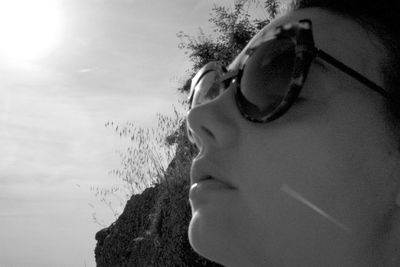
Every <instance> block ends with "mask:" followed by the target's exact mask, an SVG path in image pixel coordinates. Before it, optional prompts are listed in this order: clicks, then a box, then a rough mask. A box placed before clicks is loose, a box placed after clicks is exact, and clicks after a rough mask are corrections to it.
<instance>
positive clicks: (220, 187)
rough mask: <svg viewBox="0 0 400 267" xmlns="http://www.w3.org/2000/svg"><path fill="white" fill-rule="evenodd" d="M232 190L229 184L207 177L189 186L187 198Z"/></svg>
mask: <svg viewBox="0 0 400 267" xmlns="http://www.w3.org/2000/svg"><path fill="white" fill-rule="evenodd" d="M232 190H234V188H233V187H231V186H230V185H227V184H225V183H223V182H220V181H218V180H215V179H207V180H203V181H201V182H198V183H195V184H193V185H192V186H191V187H190V191H189V198H190V199H194V198H198V197H203V196H206V195H210V194H215V193H218V194H221V193H222V192H225V191H232Z"/></svg>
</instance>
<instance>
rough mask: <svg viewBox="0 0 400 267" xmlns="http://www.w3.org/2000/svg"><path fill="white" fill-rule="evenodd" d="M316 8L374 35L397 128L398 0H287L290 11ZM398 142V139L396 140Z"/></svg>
mask: <svg viewBox="0 0 400 267" xmlns="http://www.w3.org/2000/svg"><path fill="white" fill-rule="evenodd" d="M309 7H319V8H323V9H325V10H327V11H330V12H333V13H336V14H338V15H341V16H344V17H347V18H350V19H352V20H354V21H356V22H358V23H359V24H360V25H361V26H363V27H364V28H365V29H366V30H367V31H370V32H372V33H373V34H375V36H377V37H378V38H379V39H380V40H381V42H382V44H383V45H384V47H385V48H386V50H387V56H386V59H385V61H384V62H383V64H382V65H381V70H382V74H383V76H382V77H383V85H382V86H383V87H384V88H385V89H386V90H387V91H388V93H389V95H390V96H391V98H390V100H389V101H387V103H386V104H387V105H386V108H387V111H388V115H390V116H388V119H389V122H390V123H391V126H394V127H395V129H400V27H399V26H398V23H399V19H398V18H399V14H400V1H399V0H386V1H385V0H383V1H376V0H291V1H290V4H289V9H290V10H297V9H303V8H309ZM399 138H400V136H399ZM399 141H400V139H399ZM399 145H400V142H399Z"/></svg>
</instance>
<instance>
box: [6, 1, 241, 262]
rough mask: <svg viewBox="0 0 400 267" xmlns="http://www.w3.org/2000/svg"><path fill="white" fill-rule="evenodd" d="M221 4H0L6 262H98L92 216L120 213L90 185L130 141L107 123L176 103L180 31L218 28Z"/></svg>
mask: <svg viewBox="0 0 400 267" xmlns="http://www.w3.org/2000/svg"><path fill="white" fill-rule="evenodd" d="M214 3H217V4H218V5H225V6H232V4H233V0H213V1H211V0H201V1H198V0H168V1H164V0H158V1H156V0H1V1H0V36H1V37H0V77H1V78H0V125H1V126H0V148H1V149H0V266H7V267H8V266H22V267H23V266H41V267H46V266H95V260H94V252H93V251H94V248H95V245H96V241H95V239H94V236H95V233H96V232H97V231H99V230H100V229H101V228H102V227H101V226H99V225H97V224H95V223H94V222H93V220H92V213H93V211H96V213H97V215H98V217H99V218H100V219H101V220H102V221H104V222H105V224H110V223H112V222H113V221H114V218H113V216H112V214H111V213H110V212H109V211H108V210H107V208H106V207H105V206H104V205H102V204H101V203H100V202H99V201H98V200H97V199H96V198H95V196H94V193H93V191H91V190H90V188H91V187H92V186H94V187H96V186H99V187H107V186H110V185H113V184H114V183H117V182H118V178H117V177H115V176H113V175H111V174H110V173H109V172H110V170H112V169H115V168H118V166H119V158H118V155H117V153H116V152H115V151H116V150H117V149H120V148H123V146H124V144H123V142H121V139H120V138H119V137H118V136H117V135H116V134H115V133H114V132H113V131H112V130H110V129H109V128H106V127H105V123H106V122H109V121H114V122H117V123H124V122H126V121H131V122H133V123H135V124H136V125H138V126H141V127H153V126H154V125H155V123H156V122H157V119H156V114H157V113H162V114H172V112H173V106H175V107H177V108H178V109H179V108H180V104H179V100H181V99H183V98H184V97H185V96H184V95H182V94H180V93H178V92H177V90H176V88H177V87H179V86H180V80H182V79H183V78H184V77H185V71H186V70H187V69H188V68H189V67H190V62H189V61H188V58H187V57H186V56H185V55H184V53H183V51H182V50H180V49H179V48H178V44H179V39H178V38H177V36H176V34H177V33H178V32H179V31H184V32H185V33H188V34H193V35H196V34H197V33H198V31H199V27H200V26H201V27H202V29H203V30H204V31H205V32H206V33H208V32H210V33H211V32H212V29H211V28H210V24H209V23H208V19H209V17H210V15H209V14H210V12H211V8H212V6H213V4H214ZM182 112H184V111H182ZM125 145H126V144H125ZM93 206H94V207H95V208H93Z"/></svg>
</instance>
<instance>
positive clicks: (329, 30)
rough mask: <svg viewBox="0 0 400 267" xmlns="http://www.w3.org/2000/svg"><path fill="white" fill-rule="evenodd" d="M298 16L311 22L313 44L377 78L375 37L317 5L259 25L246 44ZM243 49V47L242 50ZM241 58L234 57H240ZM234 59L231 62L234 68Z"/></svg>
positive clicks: (379, 56) (380, 55) (378, 59)
mask: <svg viewBox="0 0 400 267" xmlns="http://www.w3.org/2000/svg"><path fill="white" fill-rule="evenodd" d="M301 19H310V20H311V21H312V23H313V36H314V41H315V45H316V46H317V47H318V48H320V49H322V50H324V51H325V52H327V53H328V54H331V55H332V56H333V57H335V58H337V59H338V60H339V61H342V62H343V63H345V64H346V65H349V66H350V67H352V68H354V69H356V70H357V71H359V72H361V73H362V74H363V75H365V76H366V77H369V78H370V79H372V80H375V81H380V80H381V78H382V77H381V75H380V74H379V73H380V72H379V71H377V69H378V68H379V66H380V63H381V62H382V59H383V56H384V51H385V50H384V48H383V45H381V43H380V42H379V39H378V38H377V37H376V36H375V35H374V34H372V33H370V32H368V31H367V30H366V29H365V28H363V27H362V26H361V25H359V24H358V23H357V22H356V21H355V20H352V19H349V18H344V17H342V16H340V15H336V14H334V13H331V12H328V11H326V10H323V9H320V8H307V9H301V10H296V11H293V12H290V13H287V14H285V15H283V16H281V17H279V18H277V19H275V20H274V21H272V22H271V23H270V24H268V25H267V26H266V27H265V28H263V29H262V30H261V31H260V32H259V33H258V34H257V35H256V36H255V37H254V38H253V39H252V40H251V41H250V42H249V44H248V45H247V47H246V48H249V47H252V45H253V44H254V43H255V41H256V40H257V39H259V38H260V36H262V35H265V34H266V33H268V32H269V31H271V30H272V29H274V28H275V27H277V26H280V25H284V24H286V23H290V22H297V21H299V20H301ZM244 50H246V49H244ZM240 58H242V57H240V56H239V57H238V59H240ZM237 63H239V62H237V61H234V62H233V63H232V66H231V67H234V66H235V65H236V64H237Z"/></svg>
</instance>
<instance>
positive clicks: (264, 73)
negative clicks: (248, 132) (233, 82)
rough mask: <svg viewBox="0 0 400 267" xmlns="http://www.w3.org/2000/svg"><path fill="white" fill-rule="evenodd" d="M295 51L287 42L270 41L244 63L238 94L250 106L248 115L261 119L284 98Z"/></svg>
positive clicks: (290, 75)
mask: <svg viewBox="0 0 400 267" xmlns="http://www.w3.org/2000/svg"><path fill="white" fill-rule="evenodd" d="M294 60H295V47H294V43H293V42H292V41H291V40H290V39H274V40H272V41H268V42H266V43H264V44H262V45H261V46H260V47H258V48H257V49H256V50H255V52H254V53H253V54H252V55H251V56H250V58H249V59H248V60H247V61H246V65H245V67H244V72H243V76H242V78H241V82H240V91H241V93H242V95H243V96H244V97H245V98H246V100H247V101H248V102H249V103H250V104H252V105H251V106H252V108H250V109H249V111H250V112H254V113H257V114H248V115H250V116H251V115H255V116H257V117H259V116H265V115H267V114H268V113H270V112H272V111H273V110H274V109H275V108H276V107H277V106H278V105H279V104H280V103H281V101H282V99H283V97H284V96H285V94H286V92H287V90H288V88H289V84H290V81H291V78H292V73H293V68H294Z"/></svg>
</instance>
